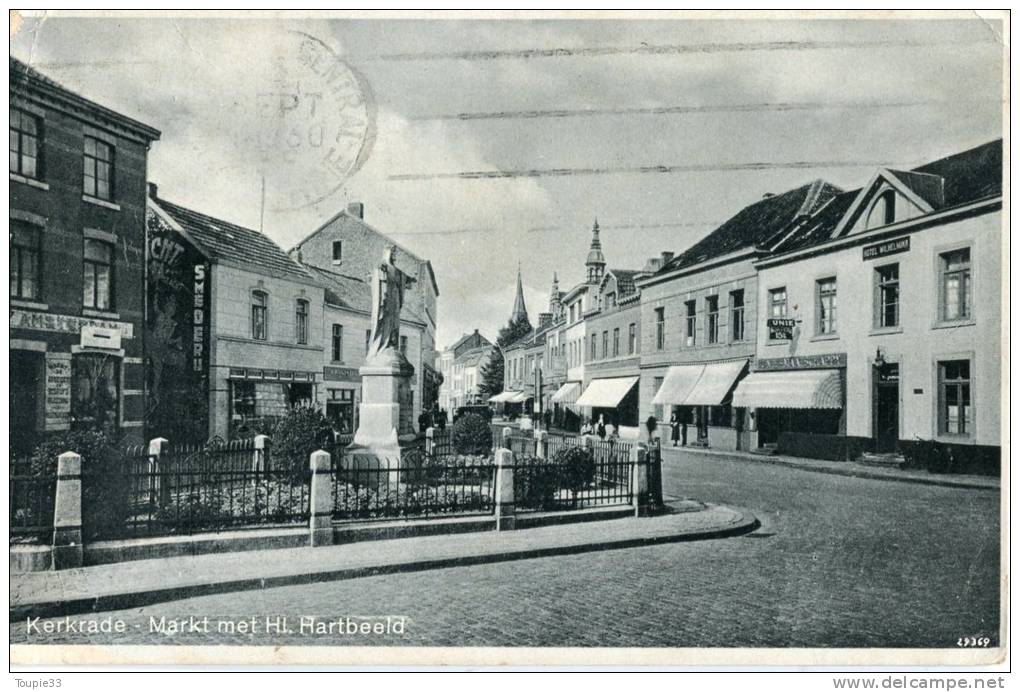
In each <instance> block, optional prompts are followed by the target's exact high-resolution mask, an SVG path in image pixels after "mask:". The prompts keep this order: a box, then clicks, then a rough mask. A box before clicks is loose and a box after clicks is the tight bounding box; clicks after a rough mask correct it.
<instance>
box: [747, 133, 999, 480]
mask: <svg viewBox="0 0 1020 692" xmlns="http://www.w3.org/2000/svg"><path fill="white" fill-rule="evenodd" d="M1001 209H1002V142H1001V140H1000V141H996V142H992V143H990V144H987V145H984V146H982V147H978V148H976V149H972V150H969V151H966V152H962V153H960V154H957V155H954V156H950V157H947V158H945V159H940V160H938V161H935V162H933V163H930V164H927V165H925V166H921V167H920V168H917V169H914V170H912V171H894V170H887V169H882V170H879V171H877V172H876V173H875V174H874V175H873V176H872V178H871V180H870V181H869V182H868V183H867V184H866V185H865V186H864V187H862V188H861V189H859V190H854V191H851V192H848V193H845V194H843V195H840V196H839V197H837V198H835V199H833V200H832V201H831V202H830V204H829V205H828V207H827V208H825V209H822V210H821V211H820V212H819V213H818V214H817V215H816V216H815V218H814V219H813V221H812V223H810V224H807V225H805V226H803V227H801V228H799V229H798V230H797V231H796V232H795V233H794V234H792V235H791V236H790V237H788V238H787V239H785V240H784V242H783V243H781V244H780V245H778V247H776V249H775V253H774V254H772V255H770V256H769V257H765V258H762V259H760V260H759V261H758V263H757V267H758V270H759V285H760V287H761V290H760V291H759V297H758V311H759V315H761V316H763V317H764V318H765V319H762V318H761V317H759V329H758V330H757V355H758V357H757V361H756V363H755V366H754V368H753V370H754V372H753V373H752V375H751V376H750V377H749V378H748V379H747V381H746V383H742V385H741V387H739V388H738V391H737V394H736V395H735V397H736V399H737V403H739V404H741V405H744V406H747V407H749V408H750V409H751V410H752V411H753V412H754V414H755V418H756V424H755V428H756V431H755V433H754V435H755V438H756V440H755V443H756V444H757V445H770V446H776V447H778V449H779V450H780V451H781V452H782V451H785V452H788V453H794V454H798V455H804V456H824V457H827V458H840V459H841V458H848V457H849V458H852V457H854V456H856V455H858V454H859V453H861V452H864V451H869V452H878V453H896V452H902V451H904V449H906V448H908V447H909V446H910V445H912V444H915V443H916V441H917V440H938V441H939V442H942V443H944V444H946V445H949V446H950V447H951V448H952V450H953V454H954V457H955V458H956V459H957V460H958V461H959V462H960V463H963V464H966V465H969V466H971V467H972V468H975V469H978V470H985V471H987V470H991V469H995V470H997V469H998V459H999V445H1000V436H1001V425H1002V422H1001V419H1000V415H1001V413H1000V406H999V401H1000V393H1001V388H1002V379H1001V378H1002V360H1003V353H1002V350H1001V343H1002V338H1001V337H1002V322H1001V309H1002V300H1001V290H1002V273H1001V272H1002V255H1001V247H1002V235H1001V233H1002V212H1001ZM769 319H771V320H772V321H771V322H769Z"/></svg>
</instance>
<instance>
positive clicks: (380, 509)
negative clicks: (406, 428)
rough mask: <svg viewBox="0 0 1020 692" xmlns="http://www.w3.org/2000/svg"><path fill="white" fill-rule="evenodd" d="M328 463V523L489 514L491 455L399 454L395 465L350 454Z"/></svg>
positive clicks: (493, 476) (492, 491)
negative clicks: (330, 515) (330, 486)
mask: <svg viewBox="0 0 1020 692" xmlns="http://www.w3.org/2000/svg"><path fill="white" fill-rule="evenodd" d="M332 459H333V474H332V476H333V519H334V520H335V521H347V520H386V519H413V518H426V517H438V516H469V515H487V514H492V513H493V512H494V510H495V485H496V482H495V481H496V473H495V470H496V467H495V465H494V464H493V462H492V458H491V457H484V456H483V457H469V456H458V455H454V454H428V453H427V452H426V451H425V450H424V449H421V448H414V449H405V450H402V453H401V456H400V459H399V461H398V462H397V463H395V464H393V465H389V464H388V463H387V462H386V460H383V459H378V458H376V457H373V456H369V455H366V456H359V455H358V454H356V453H353V454H352V453H349V452H348V453H342V454H340V453H338V454H333V455H332Z"/></svg>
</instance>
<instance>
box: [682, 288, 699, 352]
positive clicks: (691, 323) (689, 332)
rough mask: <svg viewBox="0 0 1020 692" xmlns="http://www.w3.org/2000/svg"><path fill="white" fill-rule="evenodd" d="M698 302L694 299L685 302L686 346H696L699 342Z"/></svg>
mask: <svg viewBox="0 0 1020 692" xmlns="http://www.w3.org/2000/svg"><path fill="white" fill-rule="evenodd" d="M697 329H698V304H697V303H696V302H695V301H693V300H688V301H687V302H686V303H684V346H686V347H687V348H694V346H695V344H696V343H697V340H698V337H697Z"/></svg>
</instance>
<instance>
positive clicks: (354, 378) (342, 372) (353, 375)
mask: <svg viewBox="0 0 1020 692" xmlns="http://www.w3.org/2000/svg"><path fill="white" fill-rule="evenodd" d="M322 379H324V380H328V381H330V382H361V375H359V374H358V370H357V368H342V367H339V366H336V365H326V366H323V368H322Z"/></svg>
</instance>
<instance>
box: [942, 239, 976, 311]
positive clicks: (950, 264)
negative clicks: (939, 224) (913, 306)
mask: <svg viewBox="0 0 1020 692" xmlns="http://www.w3.org/2000/svg"><path fill="white" fill-rule="evenodd" d="M939 265H940V272H941V274H942V281H941V283H942V296H941V304H942V310H941V312H942V314H941V315H940V317H941V319H943V320H965V319H967V318H969V317H970V301H971V296H970V293H971V291H970V248H963V249H962V250H954V251H953V252H946V253H944V254H942V255H939Z"/></svg>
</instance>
